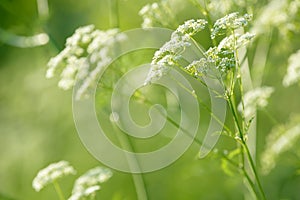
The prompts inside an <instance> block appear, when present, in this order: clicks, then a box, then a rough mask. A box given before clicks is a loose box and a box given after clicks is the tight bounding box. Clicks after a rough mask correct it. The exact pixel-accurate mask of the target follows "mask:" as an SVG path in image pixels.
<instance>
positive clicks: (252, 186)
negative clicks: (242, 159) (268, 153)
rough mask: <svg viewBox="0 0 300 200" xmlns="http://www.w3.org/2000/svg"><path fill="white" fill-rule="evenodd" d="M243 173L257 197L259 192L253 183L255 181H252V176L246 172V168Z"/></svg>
mask: <svg viewBox="0 0 300 200" xmlns="http://www.w3.org/2000/svg"><path fill="white" fill-rule="evenodd" d="M242 171H243V174H244V176H245V178H246V180H247V182H248V183H249V185H250V188H251V189H252V192H253V193H254V195H255V196H256V197H257V196H258V194H257V191H256V188H255V185H254V183H253V181H252V180H251V178H250V176H249V175H248V173H247V172H246V170H245V168H244V169H243V170H242Z"/></svg>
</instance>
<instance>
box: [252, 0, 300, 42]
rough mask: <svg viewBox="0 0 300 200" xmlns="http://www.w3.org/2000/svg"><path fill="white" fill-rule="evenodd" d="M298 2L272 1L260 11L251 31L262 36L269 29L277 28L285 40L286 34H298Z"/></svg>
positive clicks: (299, 10) (299, 8)
mask: <svg viewBox="0 0 300 200" xmlns="http://www.w3.org/2000/svg"><path fill="white" fill-rule="evenodd" d="M299 12H300V1H299V0H272V1H269V3H268V4H267V5H266V6H265V7H264V8H263V9H262V11H261V13H260V14H259V16H258V17H257V20H255V22H254V27H253V31H254V32H255V33H257V34H264V33H266V32H268V31H269V29H270V28H277V29H278V30H280V31H279V33H280V34H281V35H282V36H284V37H283V38H286V37H285V36H287V33H288V32H299V28H297V25H296V24H299Z"/></svg>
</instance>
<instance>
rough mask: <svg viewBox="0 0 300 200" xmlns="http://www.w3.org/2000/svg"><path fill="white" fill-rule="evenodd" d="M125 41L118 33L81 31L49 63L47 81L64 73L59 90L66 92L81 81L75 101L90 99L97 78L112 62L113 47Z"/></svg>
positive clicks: (78, 30) (89, 27)
mask: <svg viewBox="0 0 300 200" xmlns="http://www.w3.org/2000/svg"><path fill="white" fill-rule="evenodd" d="M125 38H126V37H125V35H124V34H121V33H119V30H118V29H110V30H107V31H101V30H97V29H95V27H94V25H88V26H84V27H80V28H78V29H77V30H76V31H75V33H74V34H73V35H72V36H71V37H69V38H68V39H67V41H66V44H65V48H64V49H63V50H62V51H61V52H60V53H59V54H58V55H57V56H55V57H53V58H51V59H50V61H49V62H48V70H47V74H46V77H47V78H52V77H53V76H54V74H55V73H56V72H57V71H62V72H61V74H60V76H61V79H60V81H59V83H58V86H59V87H60V88H62V89H65V90H68V89H70V88H71V87H73V86H74V84H75V80H76V78H78V79H79V80H81V81H82V84H81V87H80V88H79V89H78V91H77V94H76V98H77V99H79V98H82V97H85V96H88V94H87V93H88V89H89V88H90V87H91V86H92V85H93V84H95V82H96V80H97V75H98V74H99V73H100V72H101V70H103V68H104V67H105V66H106V65H108V64H109V63H110V62H111V60H112V58H111V54H112V51H113V47H114V44H115V43H117V42H119V41H122V40H124V39H125Z"/></svg>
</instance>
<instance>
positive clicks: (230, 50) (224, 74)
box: [34, 0, 300, 199]
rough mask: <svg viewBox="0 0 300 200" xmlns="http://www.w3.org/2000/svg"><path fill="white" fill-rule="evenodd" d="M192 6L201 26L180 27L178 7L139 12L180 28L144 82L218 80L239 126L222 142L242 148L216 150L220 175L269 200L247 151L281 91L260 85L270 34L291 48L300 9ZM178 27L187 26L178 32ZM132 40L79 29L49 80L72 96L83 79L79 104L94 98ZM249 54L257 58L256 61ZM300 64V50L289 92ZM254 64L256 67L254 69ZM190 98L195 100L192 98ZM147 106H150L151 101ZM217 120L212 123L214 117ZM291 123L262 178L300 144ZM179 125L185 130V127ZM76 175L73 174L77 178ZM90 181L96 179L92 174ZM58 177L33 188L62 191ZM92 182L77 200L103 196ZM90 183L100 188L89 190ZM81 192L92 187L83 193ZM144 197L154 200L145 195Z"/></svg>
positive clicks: (52, 65) (149, 22)
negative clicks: (192, 52)
mask: <svg viewBox="0 0 300 200" xmlns="http://www.w3.org/2000/svg"><path fill="white" fill-rule="evenodd" d="M116 2H117V1H116ZM190 3H192V4H193V5H194V6H195V8H197V9H198V11H199V13H200V14H199V15H200V16H201V18H195V19H189V20H186V21H185V22H178V21H177V19H176V14H175V13H174V12H173V11H172V10H171V9H170V4H171V2H170V1H167V0H162V1H161V2H157V3H153V4H148V5H146V6H145V7H143V8H142V9H141V11H140V12H139V15H141V16H142V18H143V23H142V27H143V28H151V27H155V26H161V27H168V28H170V27H174V26H175V27H176V30H175V31H174V32H173V33H172V35H171V38H170V39H169V41H167V42H166V43H165V44H164V45H163V46H162V47H161V48H160V49H159V50H157V51H156V52H155V53H154V55H153V58H152V61H151V69H150V71H149V74H148V76H147V78H146V79H145V86H146V85H149V84H151V83H152V82H154V81H156V80H159V79H160V78H162V77H163V76H169V71H170V69H171V68H175V69H179V70H181V72H182V73H186V74H188V75H189V76H191V77H193V78H195V79H196V80H198V81H199V82H200V83H201V84H203V85H204V86H205V87H208V86H207V85H206V84H205V81H203V79H204V78H206V77H209V78H213V79H214V80H217V81H218V82H219V83H220V85H222V87H223V91H224V93H216V94H215V95H216V96H218V97H219V98H223V99H224V100H225V101H226V102H227V105H228V107H229V110H230V114H229V115H228V118H230V119H229V120H231V121H232V122H233V123H234V127H232V128H231V127H229V126H227V125H226V124H225V125H224V129H223V131H222V133H221V134H223V135H226V136H228V137H229V138H231V139H232V140H233V141H235V148H234V149H232V150H230V151H218V150H215V151H213V152H212V154H213V153H215V154H216V155H217V158H220V159H221V162H222V165H221V167H222V168H223V169H224V171H225V172H227V173H228V174H233V173H239V174H241V175H242V176H243V177H244V179H245V183H246V187H247V188H248V189H249V192H250V193H251V195H253V196H252V197H255V198H256V199H267V196H268V195H266V194H265V191H264V187H263V185H262V183H261V177H260V173H259V172H260V169H259V165H258V164H256V155H255V152H253V151H251V148H253V147H252V146H250V144H249V143H248V138H249V137H254V136H253V135H251V134H255V131H254V132H253V130H252V129H251V127H253V124H254V123H255V120H256V112H257V110H260V109H261V110H264V111H265V110H266V107H267V105H268V100H269V98H271V95H272V93H274V91H275V88H274V87H270V86H262V85H261V83H262V79H263V77H262V73H263V71H264V67H265V65H266V62H267V53H266V52H267V51H268V50H269V48H270V44H267V45H265V39H266V36H265V35H264V34H267V36H270V35H271V34H272V32H273V31H274V29H277V28H278V29H280V34H282V36H283V38H284V39H285V40H291V39H290V38H291V37H290V35H291V33H293V32H299V21H297V20H298V19H299V18H298V16H299V13H300V12H299V11H300V1H287V0H286V1H277V0H273V1H271V2H270V3H269V4H267V5H265V7H263V9H262V10H261V11H260V12H255V13H254V11H255V7H254V5H255V3H256V1H227V0H224V1H214V0H211V1H207V2H206V1H201V2H199V1H197V0H190ZM220 5H221V6H220ZM222 5H223V6H222ZM238 8H239V10H242V11H243V12H235V10H234V9H238ZM116 12H118V11H116ZM253 14H255V16H253ZM116 16H118V15H117V14H116ZM274 16H276V17H274ZM116 21H118V20H116ZM178 24H181V25H179V26H178ZM200 32H205V33H206V34H208V35H209V37H207V38H205V39H203V38H200V39H199V37H197V35H198V34H199V33H200ZM111 38H113V39H112V40H111ZM125 39H126V36H124V35H123V34H122V33H121V32H120V30H118V29H110V30H106V31H103V30H97V29H95V27H94V26H93V25H89V26H85V27H80V28H78V29H77V30H76V31H75V34H74V35H73V36H71V37H70V38H68V39H67V41H66V47H65V49H64V50H62V51H61V53H60V54H58V55H57V56H56V57H54V58H52V59H51V60H50V61H49V63H48V71H47V75H46V76H47V77H48V78H51V77H53V76H54V74H55V73H56V72H57V71H60V72H61V80H60V81H59V87H61V88H63V89H70V88H72V87H73V86H74V84H75V82H76V78H77V79H79V80H80V82H81V85H80V89H79V90H78V92H77V94H76V97H77V99H80V98H88V97H89V96H88V92H87V91H88V90H89V88H90V87H91V85H95V84H97V76H98V75H99V73H100V72H101V70H102V69H103V68H104V66H105V65H107V64H109V63H110V62H111V61H112V55H111V51H112V48H113V47H114V46H113V45H114V43H117V42H120V41H122V40H125ZM203 40H209V46H208V47H207V48H206V49H204V48H202V47H201V46H200V45H201V43H202V42H204V41H203ZM261 41H263V42H264V43H262V42H261ZM253 42H256V46H254V47H253V46H252V45H251V44H252V43H253ZM199 44H200V45H199ZM262 44H264V45H265V46H263V45H262ZM192 45H195V46H196V47H198V48H199V49H198V50H199V52H201V53H202V57H199V59H197V60H194V61H192V62H190V63H188V64H186V63H184V56H183V54H184V53H185V51H186V50H187V49H188V48H189V47H190V46H192ZM255 47H256V48H255ZM260 48H262V49H265V50H266V51H265V52H263V54H262V55H260V58H262V59H256V55H257V54H256V52H260ZM249 52H250V53H252V54H254V56H252V57H250V56H249V55H250V53H249ZM291 53H294V52H291ZM299 56H300V55H299V50H298V52H296V53H294V54H292V55H291V56H290V58H289V61H288V69H287V74H286V75H285V77H284V78H283V85H284V86H286V87H288V86H290V85H292V84H295V83H299V79H300V73H299V67H300V65H299V63H298V61H297V60H298V58H299ZM250 59H253V61H251V62H249V60H250ZM251 64H252V65H253V66H251ZM121 73H122V72H121ZM249 73H250V74H251V75H249ZM249 77H252V80H251V79H250V82H253V86H249V85H247V84H249ZM103 88H105V87H103ZM190 92H191V94H192V93H193V91H190ZM134 97H135V98H137V99H140V100H141V99H142V100H144V102H146V101H147V96H143V94H140V93H135V94H134ZM195 98H197V100H198V101H199V102H201V101H202V100H201V98H200V97H198V96H196V95H195ZM147 102H148V103H151V101H147ZM210 114H211V115H213V113H212V112H210ZM214 117H215V116H214ZM270 117H271V118H273V117H272V116H270ZM190 120H193V119H190ZM291 121H292V122H290V123H288V124H287V125H285V126H279V127H278V128H275V129H274V130H273V131H272V133H271V134H270V136H269V137H268V139H267V144H266V150H265V151H264V152H263V153H262V155H261V163H262V165H261V166H262V169H261V171H262V172H263V173H265V174H266V173H269V172H270V170H271V169H272V168H274V166H275V163H276V158H277V157H278V156H279V155H280V154H281V153H282V152H283V151H286V150H288V149H289V148H291V146H292V145H293V143H292V142H291V141H296V140H297V139H298V138H299V135H300V129H299V126H298V125H297V123H299V119H298V118H297V117H295V119H293V120H291ZM173 123H174V122H173ZM175 125H177V126H178V124H175ZM254 126H255V125H254ZM195 142H198V143H199V144H200V145H202V143H201V141H200V142H199V141H197V140H195ZM255 148H256V147H255V145H254V149H255ZM69 171H72V172H73V170H69ZM62 174H64V173H62ZM87 174H92V172H88V173H87ZM110 176H111V175H107V176H106V177H107V178H109V177H110ZM38 177H39V176H38ZM58 177H60V175H58V176H57V177H56V176H55V177H54V178H50V179H49V178H47V179H45V180H42V179H41V180H39V179H36V180H35V181H34V188H35V189H36V190H40V188H41V187H43V186H44V185H43V184H48V183H50V182H52V183H56V180H57V178H58ZM87 177H88V178H86V176H85V175H84V176H83V177H80V178H79V179H78V180H77V181H76V183H75V186H74V190H73V192H72V197H71V198H70V199H79V197H82V196H89V195H91V196H92V197H94V194H95V193H94V192H95V191H97V190H98V189H100V187H99V186H98V185H97V184H98V183H102V182H103V181H101V180H102V179H101V180H100V179H99V180H95V181H94V179H93V178H92V177H91V176H90V175H87ZM89 179H90V181H91V182H92V183H93V184H91V185H90V184H89V183H87V182H88V181H89ZM104 179H105V178H104ZM83 180H87V182H86V181H83ZM105 180H106V179H105ZM41 183H42V184H41ZM82 184H83V185H88V186H85V188H83V189H82V188H81V187H82V186H81V185H82ZM76 188H77V189H76ZM78 188H79V189H78ZM137 193H138V192H137ZM141 193H143V192H141ZM138 196H140V197H141V196H143V199H147V197H145V194H140V195H138ZM252 197H251V198H252Z"/></svg>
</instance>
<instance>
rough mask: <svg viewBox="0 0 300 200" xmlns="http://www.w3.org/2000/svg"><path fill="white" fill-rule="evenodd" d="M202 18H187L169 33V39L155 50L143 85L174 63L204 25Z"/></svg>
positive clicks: (159, 76) (161, 74)
mask: <svg viewBox="0 0 300 200" xmlns="http://www.w3.org/2000/svg"><path fill="white" fill-rule="evenodd" d="M206 24H207V21H205V20H203V19H198V20H194V19H192V20H188V21H186V22H185V23H184V24H182V25H180V26H179V27H178V28H177V29H176V30H175V31H174V32H173V33H172V35H171V39H170V40H169V41H168V42H166V43H165V44H164V45H163V46H162V47H161V48H160V49H159V50H158V51H156V52H155V54H154V56H153V58H152V62H151V69H150V72H149V74H148V76H147V78H146V80H145V85H146V84H149V83H151V82H152V81H155V80H158V79H159V78H161V77H162V76H163V75H165V74H166V73H167V72H168V68H169V67H170V66H174V65H176V63H177V62H178V60H180V58H181V54H182V53H183V52H184V51H185V49H186V48H187V47H189V46H191V42H190V40H191V37H192V36H193V35H195V34H196V33H198V32H199V31H201V30H203V29H204V28H205V27H206Z"/></svg>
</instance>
